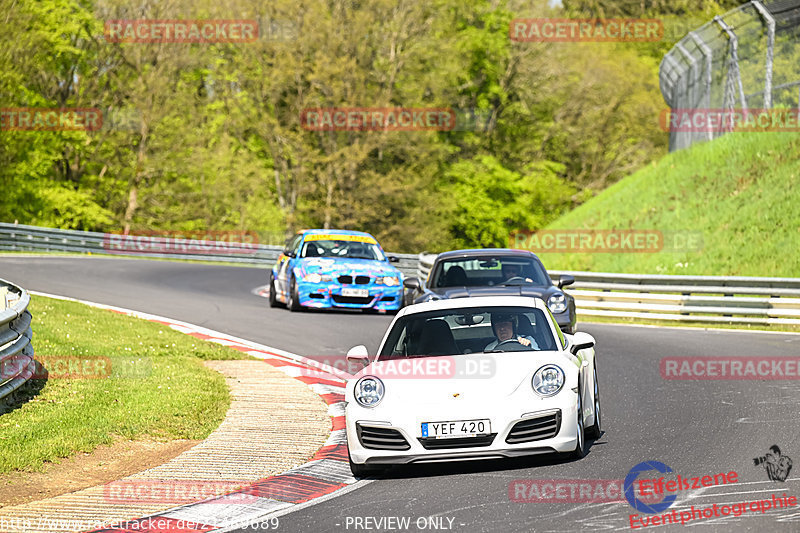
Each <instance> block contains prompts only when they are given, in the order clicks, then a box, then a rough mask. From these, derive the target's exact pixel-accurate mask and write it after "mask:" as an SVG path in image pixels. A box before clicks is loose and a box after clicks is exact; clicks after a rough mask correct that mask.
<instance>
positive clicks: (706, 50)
mask: <svg viewBox="0 0 800 533" xmlns="http://www.w3.org/2000/svg"><path fill="white" fill-rule="evenodd" d="M689 35H690V36H691V38H692V40H693V41H694V43H695V44H696V45H697V47H698V48H699V49H700V51H701V52H703V57H704V58H705V59H706V76H705V78H706V79H705V82H706V91H705V108H706V109H708V108H710V107H711V80H712V78H711V71H712V69H713V63H712V60H713V58H714V53H713V52H712V51H711V47H710V46H708V44H706V42H705V41H704V40H703V39H702V38H701V37H700V36H699V35H697V33H695V32H693V31H690V32H689ZM706 135H707V137H708V140H709V141H710V140H712V139H713V138H714V132H712V131H711V130H710V129H709V130H708V133H707V134H706Z"/></svg>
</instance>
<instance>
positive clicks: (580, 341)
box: [569, 331, 595, 355]
mask: <svg viewBox="0 0 800 533" xmlns="http://www.w3.org/2000/svg"><path fill="white" fill-rule="evenodd" d="M594 345H595V340H594V337H592V336H591V335H589V334H588V333H584V332H582V331H579V332H578V333H576V334H575V335H573V336H572V342H571V343H570V345H569V351H570V352H572V355H578V352H579V351H581V350H585V349H586V348H593V347H594Z"/></svg>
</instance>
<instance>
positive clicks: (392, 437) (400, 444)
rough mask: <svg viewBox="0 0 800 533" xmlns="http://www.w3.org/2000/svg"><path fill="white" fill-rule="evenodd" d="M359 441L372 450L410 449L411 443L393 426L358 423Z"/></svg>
mask: <svg viewBox="0 0 800 533" xmlns="http://www.w3.org/2000/svg"><path fill="white" fill-rule="evenodd" d="M356 434H357V435H358V442H360V443H361V445H362V446H363V447H364V448H369V449H370V450H408V449H409V448H411V445H410V444H409V443H408V441H407V440H406V439H405V437H403V435H402V434H401V433H400V432H399V431H397V430H396V429H392V428H380V427H374V426H362V425H361V424H356Z"/></svg>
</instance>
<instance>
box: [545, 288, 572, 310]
mask: <svg viewBox="0 0 800 533" xmlns="http://www.w3.org/2000/svg"><path fill="white" fill-rule="evenodd" d="M547 307H549V308H550V311H552V312H553V313H563V312H564V311H566V310H567V297H566V296H564V295H563V294H561V293H558V294H554V295H552V296H551V297H550V298H548V299H547Z"/></svg>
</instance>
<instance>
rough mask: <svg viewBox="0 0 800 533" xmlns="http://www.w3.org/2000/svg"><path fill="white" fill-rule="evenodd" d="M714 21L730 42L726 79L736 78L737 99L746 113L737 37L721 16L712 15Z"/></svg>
mask: <svg viewBox="0 0 800 533" xmlns="http://www.w3.org/2000/svg"><path fill="white" fill-rule="evenodd" d="M714 22H716V23H717V24H718V25H719V27H720V28H722V31H724V32H725V33H726V34H727V35H728V42H729V43H730V47H731V59H730V61H729V62H728V63H729V66H728V80H730V78H731V77H735V78H736V84H737V85H738V86H739V99H740V101H741V104H742V113H745V114H746V113H747V99H746V98H745V97H744V86H743V85H742V75H741V72H739V39H738V38H737V37H736V32H734V31H733V30H732V29H731V27H730V26H728V24H727V23H726V22H725V21H724V20H722V17H720V16H719V15H717V16H716V17H714ZM727 86H728V83H727V81H726V84H725V90H726V92H727Z"/></svg>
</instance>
